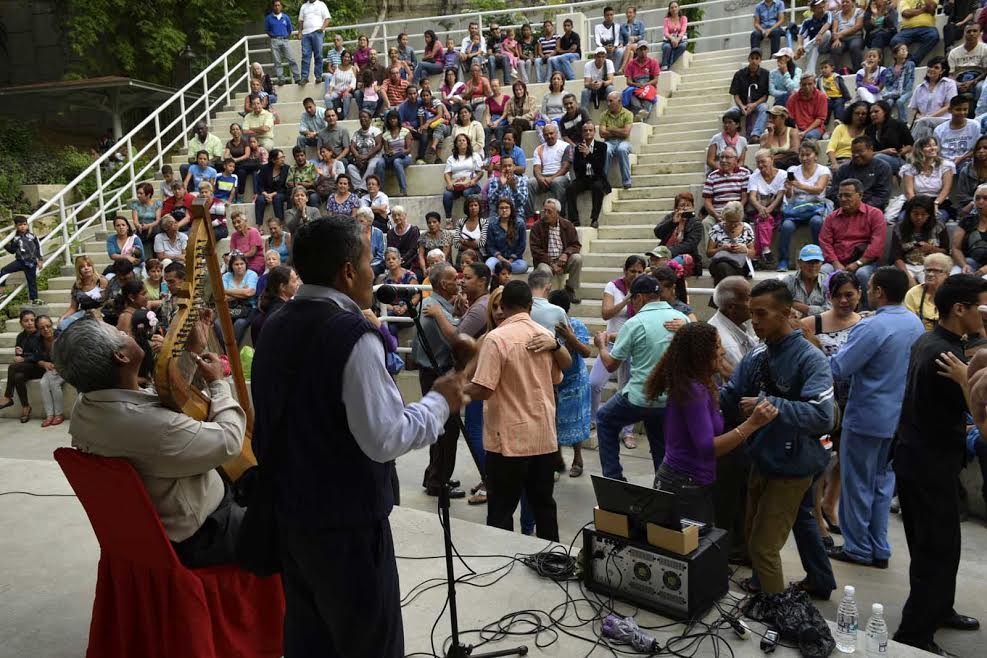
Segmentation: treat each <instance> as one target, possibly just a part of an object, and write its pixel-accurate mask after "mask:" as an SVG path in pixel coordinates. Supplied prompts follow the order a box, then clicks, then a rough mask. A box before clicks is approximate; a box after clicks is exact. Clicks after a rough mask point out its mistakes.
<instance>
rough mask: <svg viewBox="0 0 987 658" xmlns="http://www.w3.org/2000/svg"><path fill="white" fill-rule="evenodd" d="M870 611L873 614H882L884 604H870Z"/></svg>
mask: <svg viewBox="0 0 987 658" xmlns="http://www.w3.org/2000/svg"><path fill="white" fill-rule="evenodd" d="M870 611H871V613H873V614H875V615H883V614H884V606H883V605H881V604H880V603H875V604H874V605H872V606H871V607H870Z"/></svg>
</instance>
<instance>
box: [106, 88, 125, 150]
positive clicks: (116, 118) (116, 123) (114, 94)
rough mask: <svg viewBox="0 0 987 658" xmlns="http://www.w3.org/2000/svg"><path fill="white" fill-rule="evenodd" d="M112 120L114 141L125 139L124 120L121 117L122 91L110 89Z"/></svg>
mask: <svg viewBox="0 0 987 658" xmlns="http://www.w3.org/2000/svg"><path fill="white" fill-rule="evenodd" d="M109 93H110V95H109V100H110V118H111V120H112V122H113V139H115V140H119V139H120V138H121V137H123V120H122V118H121V116H120V90H119V89H110V92H109Z"/></svg>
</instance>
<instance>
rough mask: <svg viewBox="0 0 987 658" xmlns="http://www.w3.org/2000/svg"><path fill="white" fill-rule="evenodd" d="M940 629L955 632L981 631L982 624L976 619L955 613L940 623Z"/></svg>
mask: <svg viewBox="0 0 987 658" xmlns="http://www.w3.org/2000/svg"><path fill="white" fill-rule="evenodd" d="M939 628H952V629H953V630H954V631H976V630H979V629H980V622H979V621H977V619H976V618H974V617H968V616H967V615H961V614H959V613H956V612H954V613H953V614H951V615H950V616H948V617H946V618H945V619H943V620H942V621H941V622H939Z"/></svg>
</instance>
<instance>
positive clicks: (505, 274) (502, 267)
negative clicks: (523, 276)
mask: <svg viewBox="0 0 987 658" xmlns="http://www.w3.org/2000/svg"><path fill="white" fill-rule="evenodd" d="M511 277H512V274H511V264H510V263H505V262H504V261H500V262H498V263H497V264H496V265H494V271H493V276H492V277H491V279H490V290H491V292H492V291H494V290H496V289H497V288H500V287H501V286H506V285H507V283H508V282H509V281H510V280H511Z"/></svg>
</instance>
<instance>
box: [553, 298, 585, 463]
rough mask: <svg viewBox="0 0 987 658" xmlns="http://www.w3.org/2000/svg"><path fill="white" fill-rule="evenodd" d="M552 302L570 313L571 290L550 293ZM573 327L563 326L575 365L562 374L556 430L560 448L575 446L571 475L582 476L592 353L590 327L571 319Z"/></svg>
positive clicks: (561, 327) (562, 333)
mask: <svg viewBox="0 0 987 658" xmlns="http://www.w3.org/2000/svg"><path fill="white" fill-rule="evenodd" d="M548 301H549V303H551V304H554V305H555V306H559V307H561V308H563V309H565V312H566V313H568V312H569V304H570V297H569V293H567V292H565V291H563V290H556V291H555V292H553V293H552V294H550V295H549V296H548ZM569 323H570V324H571V325H572V328H571V329H570V328H568V327H566V326H565V325H559V327H558V334H559V336H560V337H561V338H563V339H565V341H566V347H567V348H568V349H569V352H570V353H571V354H572V365H571V366H569V367H568V368H567V369H566V371H565V372H564V373H563V376H562V383H561V384H559V388H558V395H557V396H556V397H557V402H556V411H555V433H556V436H558V441H559V450H560V451H561V449H562V446H572V449H573V456H572V467H571V468H570V469H569V477H573V478H575V477H579V476H580V475H582V474H583V453H582V442H583V441H585V440H586V439H588V438H589V432H590V406H591V404H590V390H589V372H588V371H587V370H586V362H585V361H584V360H583V359H585V358H588V357H589V356H590V345H591V344H592V340H591V339H590V335H589V329H587V328H586V325H585V324H583V322H582V320H579V319H577V318H569Z"/></svg>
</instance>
